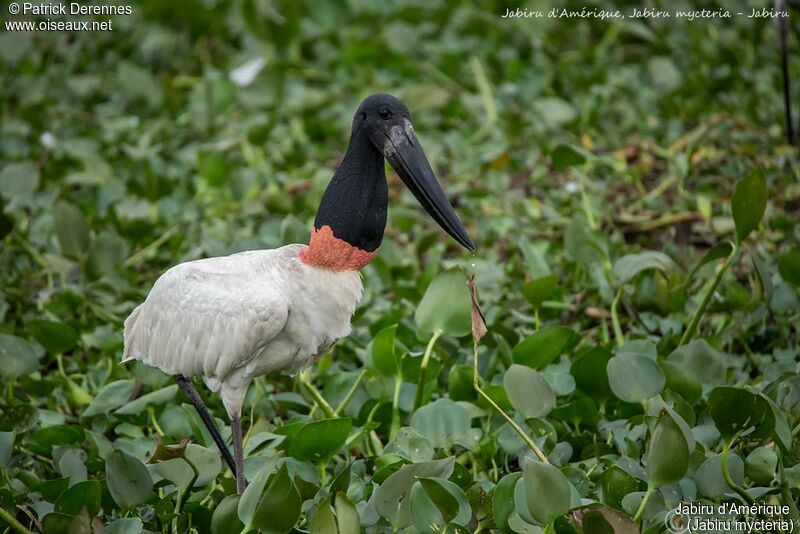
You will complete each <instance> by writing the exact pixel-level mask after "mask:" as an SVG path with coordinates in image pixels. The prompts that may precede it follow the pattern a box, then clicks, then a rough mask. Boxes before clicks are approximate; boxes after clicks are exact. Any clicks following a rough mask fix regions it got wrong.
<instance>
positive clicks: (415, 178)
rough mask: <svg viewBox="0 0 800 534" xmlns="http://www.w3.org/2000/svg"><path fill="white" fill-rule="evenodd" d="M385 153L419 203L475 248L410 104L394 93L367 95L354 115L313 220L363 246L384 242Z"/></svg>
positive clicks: (344, 238)
mask: <svg viewBox="0 0 800 534" xmlns="http://www.w3.org/2000/svg"><path fill="white" fill-rule="evenodd" d="M383 158H386V159H387V160H388V161H389V163H390V164H391V166H392V168H393V169H394V170H395V171H396V172H397V174H398V175H399V176H400V178H401V179H402V180H403V182H404V183H405V184H406V187H408V188H409V189H410V190H411V192H412V193H413V194H414V196H415V197H416V198H417V200H418V201H419V203H420V204H421V205H422V207H423V208H425V211H427V212H428V214H430V216H431V217H433V219H434V220H435V221H436V222H437V223H439V225H440V226H441V227H442V228H443V229H444V230H445V231H446V232H447V233H448V234H450V235H451V236H452V237H453V238H454V239H455V240H456V241H458V242H459V243H460V244H461V245H463V246H464V247H466V248H468V249H469V250H475V245H474V244H473V243H472V240H471V239H470V238H469V235H468V234H467V231H466V229H465V228H464V225H463V224H462V223H461V221H460V220H459V218H458V215H456V213H455V211H454V210H453V207H452V206H451V205H450V202H449V201H448V200H447V197H446V196H445V194H444V192H443V191H442V188H441V186H440V185H439V182H438V181H437V180H436V175H435V174H434V173H433V170H432V169H431V166H430V164H429V163H428V158H427V157H426V156H425V152H424V151H423V150H422V146H421V145H420V143H419V139H417V136H416V134H415V133H414V127H413V126H412V124H411V115H410V113H409V111H408V108H407V107H406V106H405V104H403V103H402V102H401V101H400V100H398V99H396V98H395V97H393V96H392V95H388V94H385V93H377V94H374V95H371V96H369V97H367V98H366V99H364V101H363V102H361V104H360V105H359V106H358V109H357V110H356V113H355V116H354V117H353V129H352V134H351V136H350V145H349V146H348V148H347V153H346V154H345V157H344V159H343V160H342V163H341V165H340V166H339V169H337V171H336V174H335V175H334V177H333V179H332V180H331V183H330V185H329V186H328V189H327V190H326V191H325V195H324V196H323V199H322V203H321V204H320V207H319V210H318V211H317V217H316V220H315V222H314V226H315V228H317V230H319V229H321V228H322V227H323V226H326V225H327V226H330V227H331V228H332V230H333V234H334V236H335V237H337V238H338V239H342V240H344V241H346V242H347V243H349V244H351V245H353V246H355V247H358V248H360V249H362V250H365V251H373V250H375V249H377V248H378V246H380V243H381V239H382V238H383V229H384V226H385V223H386V207H387V203H388V191H387V190H386V175H385V172H384V162H383Z"/></svg>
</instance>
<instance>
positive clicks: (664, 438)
mask: <svg viewBox="0 0 800 534" xmlns="http://www.w3.org/2000/svg"><path fill="white" fill-rule="evenodd" d="M673 417H674V416H673V415H671V414H669V413H667V411H662V412H661V415H660V416H659V418H658V421H657V422H656V425H655V428H654V429H653V434H652V435H651V437H650V443H649V445H648V448H647V475H648V480H649V485H650V486H651V487H653V488H660V487H661V486H663V485H665V484H671V483H673V482H677V481H678V480H680V479H681V478H683V476H684V475H685V474H686V471H687V470H688V469H689V454H690V453H691V450H690V449H689V442H688V441H687V439H686V435H685V434H684V430H683V429H682V428H681V427H680V426H679V425H678V423H677V422H676V420H675V419H674V418H673Z"/></svg>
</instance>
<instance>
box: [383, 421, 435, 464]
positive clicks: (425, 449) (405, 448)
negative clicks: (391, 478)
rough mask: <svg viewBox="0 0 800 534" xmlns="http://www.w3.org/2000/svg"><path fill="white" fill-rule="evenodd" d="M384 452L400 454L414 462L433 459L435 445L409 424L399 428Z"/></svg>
mask: <svg viewBox="0 0 800 534" xmlns="http://www.w3.org/2000/svg"><path fill="white" fill-rule="evenodd" d="M383 452H384V453H390V452H391V453H395V454H399V455H400V456H402V457H403V458H405V459H406V460H408V461H409V462H412V463H416V462H424V461H427V460H432V459H433V455H434V450H433V446H432V445H431V443H430V442H429V441H428V439H427V438H426V437H425V436H423V435H422V434H420V433H419V432H417V431H416V430H415V429H413V428H411V427H407V426H404V427H403V428H401V429H400V430H398V432H397V435H396V436H395V438H394V440H393V441H391V442H389V443H388V444H387V445H386V447H385V448H384V450H383Z"/></svg>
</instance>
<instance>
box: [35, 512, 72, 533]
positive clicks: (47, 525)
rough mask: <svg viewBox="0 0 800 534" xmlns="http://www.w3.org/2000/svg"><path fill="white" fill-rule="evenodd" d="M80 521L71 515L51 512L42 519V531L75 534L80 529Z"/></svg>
mask: <svg viewBox="0 0 800 534" xmlns="http://www.w3.org/2000/svg"><path fill="white" fill-rule="evenodd" d="M79 525H80V523H79V522H78V520H76V519H75V518H73V517H72V516H71V515H67V514H62V513H59V512H51V513H49V514H47V515H46V516H44V519H42V532H47V534H73V533H74V532H76V531H79V528H80V526H79Z"/></svg>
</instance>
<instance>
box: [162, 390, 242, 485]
mask: <svg viewBox="0 0 800 534" xmlns="http://www.w3.org/2000/svg"><path fill="white" fill-rule="evenodd" d="M175 382H177V383H178V386H180V388H181V389H182V390H183V391H184V392H185V393H186V395H187V396H188V397H189V400H190V401H192V404H194V407H195V409H196V410H197V413H198V414H200V419H202V420H203V423H204V424H205V425H206V428H207V429H208V431H209V432H210V433H211V437H212V438H213V439H214V443H216V444H217V447H218V448H219V452H220V453H221V454H222V458H223V460H225V463H226V464H228V467H230V468H231V472H233V473H235V472H236V464H235V463H234V462H233V457H232V456H231V451H230V450H228V446H227V445H226V444H225V440H224V439H222V436H221V435H220V433H219V430H217V425H216V424H215V423H214V419H212V417H211V414H210V413H208V409H207V408H206V405H205V404H203V399H201V398H200V395H199V394H198V393H197V390H196V389H194V386H193V385H192V381H191V380H189V379H188V378H186V377H185V376H182V375H176V376H175ZM239 433H240V438H241V429H240V430H239ZM234 443H235V441H234ZM240 443H241V439H240Z"/></svg>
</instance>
